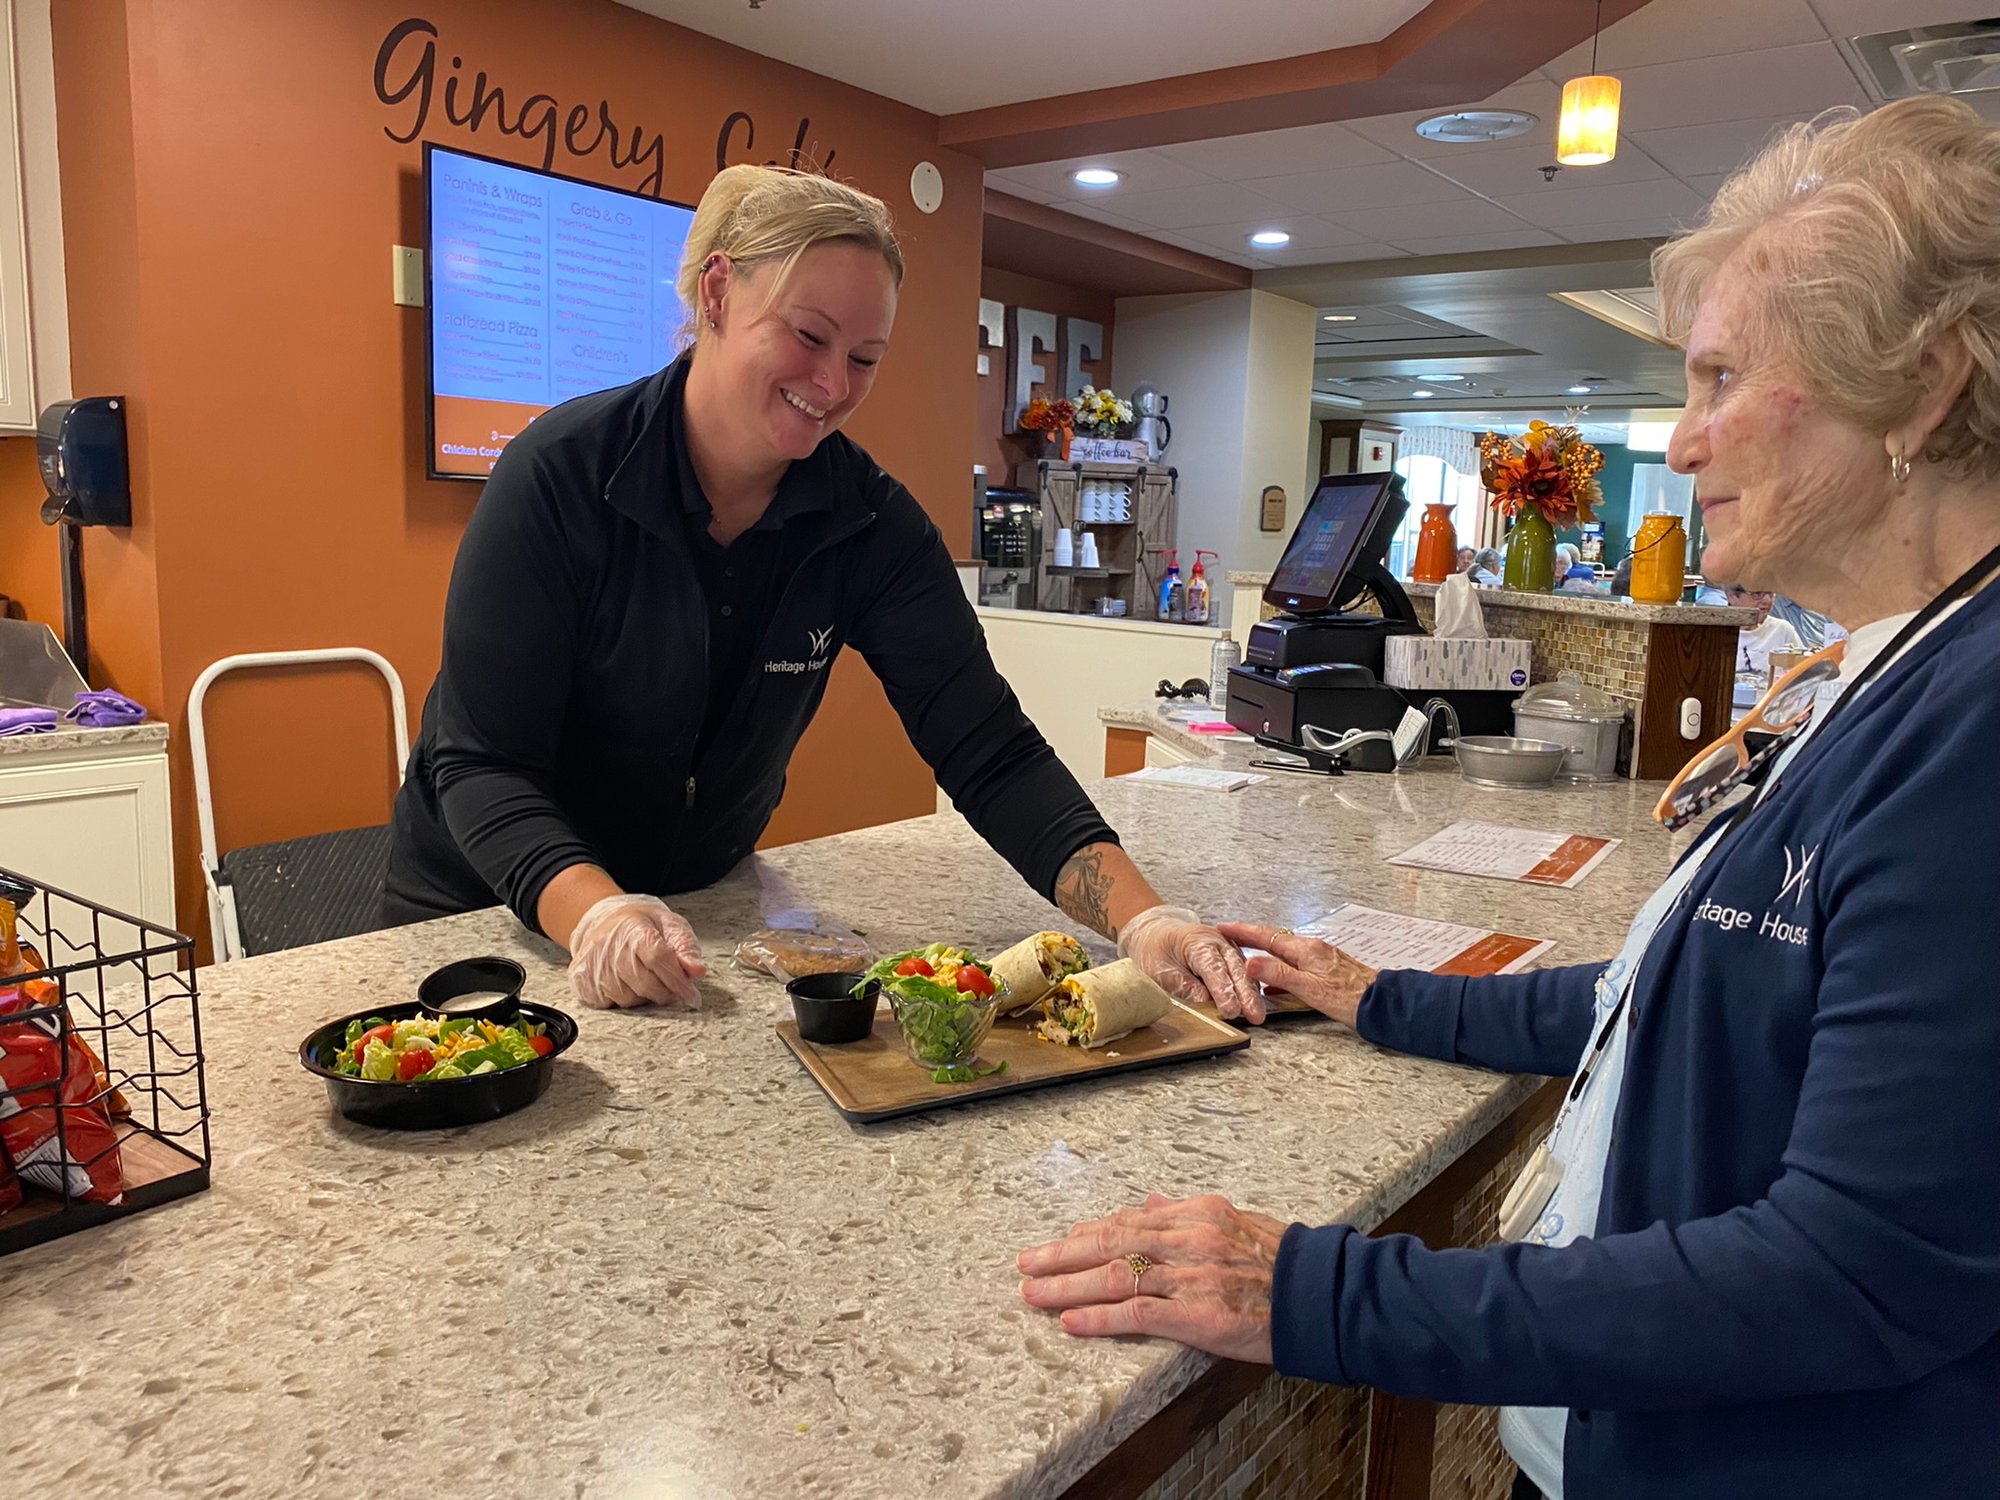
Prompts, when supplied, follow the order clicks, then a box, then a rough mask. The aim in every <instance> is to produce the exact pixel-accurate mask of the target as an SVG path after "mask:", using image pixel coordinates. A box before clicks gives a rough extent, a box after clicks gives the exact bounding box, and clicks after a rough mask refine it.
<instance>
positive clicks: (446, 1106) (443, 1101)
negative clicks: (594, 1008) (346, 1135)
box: [299, 1000, 576, 1130]
mask: <svg viewBox="0 0 2000 1500" xmlns="http://www.w3.org/2000/svg"><path fill="white" fill-rule="evenodd" d="M575 1041H576V1022H574V1021H572V1020H571V1019H570V1018H569V1017H568V1016H566V1015H564V1014H563V1013H562V1012H561V1011H559V1010H553V1009H551V1008H550V1007H548V1006H545V1005H535V1004H532V1003H531V1002H528V1001H525V1000H523V1001H517V1002H516V1003H515V1005H514V1007H513V1009H512V1010H511V1011H510V1012H508V1013H506V1014H502V1015H483V1016H452V1015H440V1014H439V1013H438V1012H436V1011H434V1010H432V1009H430V1008H429V1007H427V1006H425V1005H423V1004H421V1003H419V1002H407V1003H404V1004H400V1005H386V1006H382V1007H380V1008H379V1009H376V1010H372V1011H363V1012H359V1013H357V1014H355V1015H351V1016H342V1017H341V1018H340V1019H339V1020H337V1021H329V1022H327V1023H326V1024H325V1025H324V1026H321V1027H319V1028H318V1029H317V1030H315V1031H314V1032H313V1033H312V1034H311V1035H310V1036H308V1037H307V1038H306V1039H305V1040H304V1041H303V1042H301V1043H300V1044H299V1062H300V1064H301V1065H302V1066H304V1068H305V1070H306V1071H307V1072H308V1073H312V1074H314V1075H315V1076H317V1077H319V1078H321V1079H323V1080H325V1082H326V1092H327V1098H328V1100H329V1101H330V1102H331V1103H332V1105H333V1107H334V1109H335V1110H336V1111H338V1112H339V1113H340V1114H342V1115H344V1116H345V1117H346V1118H348V1119H350V1120H353V1121H355V1122H356V1123H357V1124H361V1125H375V1126H380V1127H383V1128H385V1129H390V1130H441V1129H446V1128H448V1127H450V1126H454V1125H473V1124H477V1123H479V1122H480V1121H482V1120H493V1119H498V1118H499V1117H500V1116H501V1115H505V1114H511V1113H512V1112H513V1111H515V1110H517V1109H521V1108H523V1107H525V1106H527V1105H529V1104H532V1103H533V1102H534V1101H535V1100H536V1099H539V1098H540V1097H541V1096H542V1094H543V1092H544V1091H545V1090H547V1088H548V1086H549V1082H550V1079H551V1077H552V1076H553V1072H554V1063H555V1060H556V1058H558V1057H559V1056H561V1055H562V1054H563V1053H564V1052H566V1051H568V1050H569V1047H570V1045H571V1044H572V1043H573V1042H575Z"/></svg>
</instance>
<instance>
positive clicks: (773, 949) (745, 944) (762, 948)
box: [736, 927, 875, 983]
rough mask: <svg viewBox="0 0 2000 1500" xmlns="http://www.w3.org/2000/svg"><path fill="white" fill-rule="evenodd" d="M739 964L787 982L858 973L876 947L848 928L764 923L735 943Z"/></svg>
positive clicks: (872, 958)
mask: <svg viewBox="0 0 2000 1500" xmlns="http://www.w3.org/2000/svg"><path fill="white" fill-rule="evenodd" d="M736 962H737V965H738V967H740V968H745V969H750V970H752V971H754V972H755V973H758V974H769V975H772V976H773V977H775V978H778V979H782V980H785V981H786V982H788V983H789V982H790V981H791V980H794V979H802V978H804V977H805V976H806V975H808V974H859V973H861V972H862V971H863V970H865V969H866V968H867V967H868V966H869V965H870V964H872V963H873V962H875V950H874V949H873V948H871V947H869V946H868V944H867V942H866V941H864V940H863V939H861V938H859V937H856V936H855V935H854V934H853V933H851V932H819V931H814V930H810V929H806V928H799V927H766V928H764V929H763V930H761V931H759V932H753V933H751V934H750V936H748V937H747V938H745V939H743V941H742V942H740V943H738V944H737V945H736Z"/></svg>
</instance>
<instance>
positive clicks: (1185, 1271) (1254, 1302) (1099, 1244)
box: [1016, 1193, 1285, 1365]
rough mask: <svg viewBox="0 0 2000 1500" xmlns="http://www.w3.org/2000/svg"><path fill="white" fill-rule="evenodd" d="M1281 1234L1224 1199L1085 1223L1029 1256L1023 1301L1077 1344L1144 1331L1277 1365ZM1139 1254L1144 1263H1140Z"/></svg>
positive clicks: (1171, 1202)
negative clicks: (1050, 1313) (1274, 1299)
mask: <svg viewBox="0 0 2000 1500" xmlns="http://www.w3.org/2000/svg"><path fill="white" fill-rule="evenodd" d="M1284 1234H1285V1226H1284V1225H1283V1224H1281V1223H1279V1222H1278V1221H1277V1220H1276V1219H1273V1218H1269V1217H1267V1216H1265V1215H1263V1214H1253V1213H1246V1212H1245V1211H1243V1210H1242V1209H1240V1208H1234V1207H1232V1206H1231V1205H1230V1203H1229V1201H1228V1200H1227V1199H1225V1198H1219V1197H1215V1196H1213V1195H1210V1196H1208V1197H1204V1198H1184V1199H1173V1198H1168V1197H1164V1196H1162V1195H1161V1194H1159V1193H1155V1194H1153V1196H1152V1197H1150V1198H1148V1199H1147V1200H1146V1202H1145V1205H1144V1206H1143V1207H1140V1208H1127V1209H1123V1210H1121V1211H1120V1212H1118V1213H1115V1214H1112V1215H1111V1216H1110V1217H1109V1218H1105V1219H1097V1220H1094V1221H1093V1222H1091V1223H1088V1224H1079V1225H1077V1226H1076V1227H1075V1228H1074V1229H1072V1230H1070V1232H1069V1234H1068V1235H1067V1236H1066V1237H1065V1238H1063V1239H1060V1240H1054V1241H1051V1242H1050V1243H1048V1244H1046V1245H1037V1246H1035V1247H1034V1248H1033V1249H1031V1250H1023V1251H1022V1252H1021V1254H1020V1256H1019V1258H1018V1259H1017V1261H1016V1265H1017V1266H1018V1267H1019V1268H1020V1271H1021V1274H1022V1275H1023V1276H1025V1277H1027V1278H1028V1280H1026V1281H1024V1282H1023V1283H1022V1284H1021V1295H1022V1296H1023V1297H1024V1298H1026V1299H1027V1300H1028V1301H1029V1302H1030V1303H1032V1304H1033V1305H1034V1306H1036V1307H1049V1308H1060V1309H1061V1310H1062V1325H1063V1329H1064V1331H1065V1332H1068V1333H1073V1334H1076V1335H1077V1336H1078V1337H1081V1338H1103V1337H1106V1336H1108V1335H1112V1334H1121V1333H1145V1334H1153V1335H1156V1336H1158V1337H1160V1338H1167V1339H1173V1340H1174V1341H1175V1342H1176V1343H1182V1344H1187V1345H1189V1346H1191V1347H1193V1348H1196V1349H1204V1350H1206V1351H1207V1352H1208V1353H1210V1354H1217V1355H1220V1356H1222V1357H1223V1358H1224V1359H1240V1360H1246V1361H1249V1362H1252V1363H1255V1364H1266V1365H1267V1364H1269V1363H1270V1362H1271V1280H1272V1277H1273V1275H1274V1273H1275V1270H1276V1267H1277V1264H1278V1242H1279V1241H1280V1240H1281V1239H1283V1238H1284ZM1134 1256H1142V1257H1144V1260H1142V1261H1138V1262H1135V1261H1134V1260H1132V1259H1131V1257H1134Z"/></svg>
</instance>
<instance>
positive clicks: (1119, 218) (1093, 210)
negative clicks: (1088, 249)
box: [1055, 202, 1152, 234]
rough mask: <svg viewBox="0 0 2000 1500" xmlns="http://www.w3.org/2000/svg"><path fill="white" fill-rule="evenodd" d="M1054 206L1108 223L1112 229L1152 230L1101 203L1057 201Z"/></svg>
mask: <svg viewBox="0 0 2000 1500" xmlns="http://www.w3.org/2000/svg"><path fill="white" fill-rule="evenodd" d="M1055 206H1056V207H1057V208H1058V209H1060V210H1061V211H1062V212H1063V213H1066V214H1075V215H1076V216H1077V217H1078V218H1079V219H1089V220H1091V221H1092V222H1093V223H1097V224H1108V225H1110V226H1111V227H1112V228H1113V229H1125V230H1129V231H1131V232H1132V233H1133V234H1149V233H1151V232H1152V226H1151V225H1150V224H1141V223H1140V222H1139V221H1138V220H1137V219H1128V218H1126V217H1125V216H1124V215H1123V214H1115V213H1113V212H1112V211H1111V210H1110V209H1108V208H1106V207H1104V206H1103V205H1102V204H1098V203H1085V202H1074V203H1058V204H1056V205H1055Z"/></svg>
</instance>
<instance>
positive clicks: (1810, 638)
mask: <svg viewBox="0 0 2000 1500" xmlns="http://www.w3.org/2000/svg"><path fill="white" fill-rule="evenodd" d="M1771 618H1772V619H1774V620H1783V621H1784V622H1785V623H1786V624H1787V625H1789V626H1791V627H1792V629H1794V630H1796V631H1797V632H1798V633H1799V639H1800V640H1802V641H1804V642H1805V647H1806V650H1808V651H1817V650H1819V649H1820V648H1821V647H1822V646H1825V645H1828V644H1830V643H1832V642H1834V641H1841V640H1845V639H1847V632H1846V631H1844V630H1842V629H1841V628H1840V627H1839V626H1838V625H1835V624H1834V623H1833V621H1831V620H1829V619H1828V618H1827V617H1826V616H1825V615H1823V614H1821V613H1820V612H1819V611H1818V610H1812V609H1807V608H1806V607H1805V606H1804V605H1803V604H1800V603H1799V602H1798V601H1797V600H1794V599H1787V598H1786V597H1785V596H1784V595H1783V594H1776V595H1773V596H1772V599H1771ZM1829 628H1831V630H1832V632H1833V633H1832V634H1830V635H1829V634H1828V633H1827V632H1828V629H1829Z"/></svg>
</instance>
